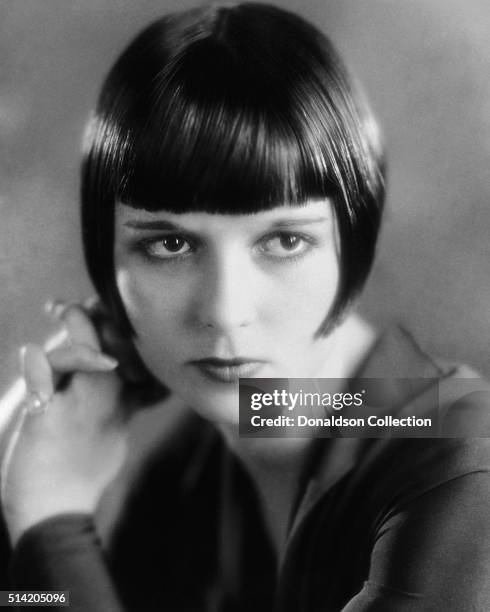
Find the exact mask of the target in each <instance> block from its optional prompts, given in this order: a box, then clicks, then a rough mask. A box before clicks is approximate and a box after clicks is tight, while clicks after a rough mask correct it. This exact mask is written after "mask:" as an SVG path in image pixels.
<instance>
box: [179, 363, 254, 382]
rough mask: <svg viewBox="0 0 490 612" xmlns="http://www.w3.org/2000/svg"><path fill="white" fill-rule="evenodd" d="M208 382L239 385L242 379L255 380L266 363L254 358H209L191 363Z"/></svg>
mask: <svg viewBox="0 0 490 612" xmlns="http://www.w3.org/2000/svg"><path fill="white" fill-rule="evenodd" d="M190 364H191V365H192V366H193V367H195V368H196V369H197V370H198V371H199V372H200V373H201V374H202V375H203V376H205V377H206V378H207V379H208V380H211V381H213V382H220V383H228V384H229V383H237V382H238V380H239V379H240V378H253V377H254V375H255V374H256V373H257V372H258V371H259V370H260V368H261V367H262V366H263V365H264V361H262V360H258V359H252V358H246V357H244V358H241V357H239V358H235V359H220V358H218V357H208V358H206V359H198V360H196V361H191V362H190Z"/></svg>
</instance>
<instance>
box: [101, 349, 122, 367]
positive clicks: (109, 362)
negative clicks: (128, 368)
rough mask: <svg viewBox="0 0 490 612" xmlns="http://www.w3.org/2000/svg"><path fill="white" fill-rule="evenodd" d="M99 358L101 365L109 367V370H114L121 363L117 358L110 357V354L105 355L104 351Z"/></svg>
mask: <svg viewBox="0 0 490 612" xmlns="http://www.w3.org/2000/svg"><path fill="white" fill-rule="evenodd" d="M97 360H98V362H99V364H100V365H101V367H103V368H107V369H108V370H113V369H114V368H117V366H118V365H119V362H118V360H117V359H114V357H110V356H109V355H104V354H102V353H100V354H99V356H98V358H97Z"/></svg>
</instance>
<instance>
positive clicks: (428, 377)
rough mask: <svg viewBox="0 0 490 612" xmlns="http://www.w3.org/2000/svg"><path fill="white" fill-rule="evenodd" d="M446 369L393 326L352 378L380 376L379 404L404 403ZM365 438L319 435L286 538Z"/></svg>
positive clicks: (340, 475) (343, 472)
mask: <svg viewBox="0 0 490 612" xmlns="http://www.w3.org/2000/svg"><path fill="white" fill-rule="evenodd" d="M448 373H450V372H447V371H444V370H443V369H442V368H441V367H440V366H439V365H438V364H437V363H436V362H435V361H434V360H433V359H432V358H431V357H429V356H428V355H427V354H426V353H425V352H424V351H423V350H422V349H421V348H420V346H419V345H418V344H417V342H416V341H415V340H414V338H413V337H412V335H411V334H410V333H409V332H408V331H407V330H406V329H404V328H403V327H401V326H397V327H393V328H391V329H389V330H387V331H385V332H384V333H383V334H382V335H381V336H380V337H379V339H378V341H377V342H376V344H375V346H374V347H373V349H372V350H371V352H370V353H369V354H368V356H367V358H366V359H365V361H364V363H363V364H362V365H361V367H360V368H359V370H358V371H357V373H356V375H355V377H354V378H382V379H384V380H388V381H389V382H390V384H387V385H383V404H384V405H390V406H400V407H402V406H404V405H406V404H407V403H409V402H410V400H411V399H413V398H414V397H416V396H418V395H419V394H420V393H422V392H423V391H424V390H426V389H427V388H428V387H430V386H432V385H433V384H434V379H439V378H441V377H443V376H445V375H447V374H448ZM368 443H369V439H366V438H323V439H319V440H317V441H315V450H314V451H313V453H312V462H314V465H313V466H312V465H311V463H312V462H310V469H309V470H308V472H307V476H306V478H305V480H306V486H305V485H303V489H302V490H303V491H304V493H303V494H302V497H301V499H300V501H299V503H297V504H296V506H295V507H296V510H295V511H294V512H293V514H292V517H291V519H290V530H289V539H290V540H291V539H293V538H294V537H295V534H296V533H297V531H298V530H299V529H300V526H301V525H302V523H303V522H304V520H305V518H306V516H307V515H309V514H310V512H311V510H312V509H313V508H314V506H315V505H316V503H317V502H318V501H319V499H320V498H321V497H322V496H323V495H324V493H325V492H326V491H327V490H328V489H330V488H331V487H332V486H333V485H334V484H335V483H337V482H338V481H339V480H340V479H341V478H343V477H344V476H345V475H346V474H347V473H348V472H349V471H351V470H352V469H353V468H354V466H355V465H356V464H357V462H358V461H359V459H360V458H361V456H362V454H363V451H364V450H365V449H366V445H367V444H368Z"/></svg>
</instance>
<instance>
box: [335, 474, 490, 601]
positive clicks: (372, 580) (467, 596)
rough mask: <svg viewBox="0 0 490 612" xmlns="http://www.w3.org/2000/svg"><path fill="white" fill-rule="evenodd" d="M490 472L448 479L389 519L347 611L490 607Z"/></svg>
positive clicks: (378, 536) (381, 529)
mask: <svg viewBox="0 0 490 612" xmlns="http://www.w3.org/2000/svg"><path fill="white" fill-rule="evenodd" d="M489 508H490V473H488V472H484V471H482V472H474V473H470V474H466V475H464V476H460V477H458V478H455V479H453V480H450V481H447V482H445V483H443V484H441V485H439V486H437V487H435V488H433V489H431V490H430V491H428V492H427V493H425V494H423V495H421V496H420V497H418V498H417V499H415V500H414V501H412V502H410V503H408V504H407V505H406V506H404V507H402V508H400V509H398V510H397V511H396V512H395V513H392V514H390V515H389V516H387V517H386V518H385V520H384V521H383V523H382V524H381V526H380V527H379V529H378V531H377V534H376V541H375V544H374V547H373V550H372V554H371V562H370V571H369V576H368V580H367V581H366V582H365V584H364V587H363V589H362V590H361V591H360V593H358V595H357V596H356V597H354V599H352V600H351V601H350V602H349V603H348V604H347V606H345V608H344V609H343V612H426V611H434V612H436V611H441V610H444V611H445V612H470V611H471V612H478V611H481V612H483V611H484V610H488V609H490V511H489Z"/></svg>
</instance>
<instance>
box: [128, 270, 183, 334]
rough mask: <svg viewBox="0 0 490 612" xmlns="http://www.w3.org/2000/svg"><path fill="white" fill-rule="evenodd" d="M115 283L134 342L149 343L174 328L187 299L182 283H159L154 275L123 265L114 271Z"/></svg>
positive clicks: (170, 332) (158, 279) (159, 280)
mask: <svg viewBox="0 0 490 612" xmlns="http://www.w3.org/2000/svg"><path fill="white" fill-rule="evenodd" d="M116 282H117V287H118V290H119V293H120V296H121V299H122V302H123V304H124V306H125V309H126V312H127V315H128V318H129V320H130V321H131V324H132V325H133V328H134V329H135V331H136V334H137V341H136V343H137V344H141V343H143V344H148V343H149V342H150V341H151V340H152V339H153V340H154V339H156V338H159V339H161V338H162V336H167V335H171V334H172V333H173V332H174V331H176V329H175V328H176V327H178V325H179V321H180V320H181V318H182V313H183V312H184V309H185V302H186V297H185V290H184V287H183V286H182V284H180V286H179V285H176V284H173V283H171V282H170V283H162V280H161V278H160V277H159V275H157V274H154V275H153V274H151V273H148V272H147V271H141V270H140V269H137V270H133V269H131V268H122V267H121V268H119V269H118V270H117V271H116ZM174 285H175V286H174ZM153 344H156V345H157V344H158V343H155V342H153Z"/></svg>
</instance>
